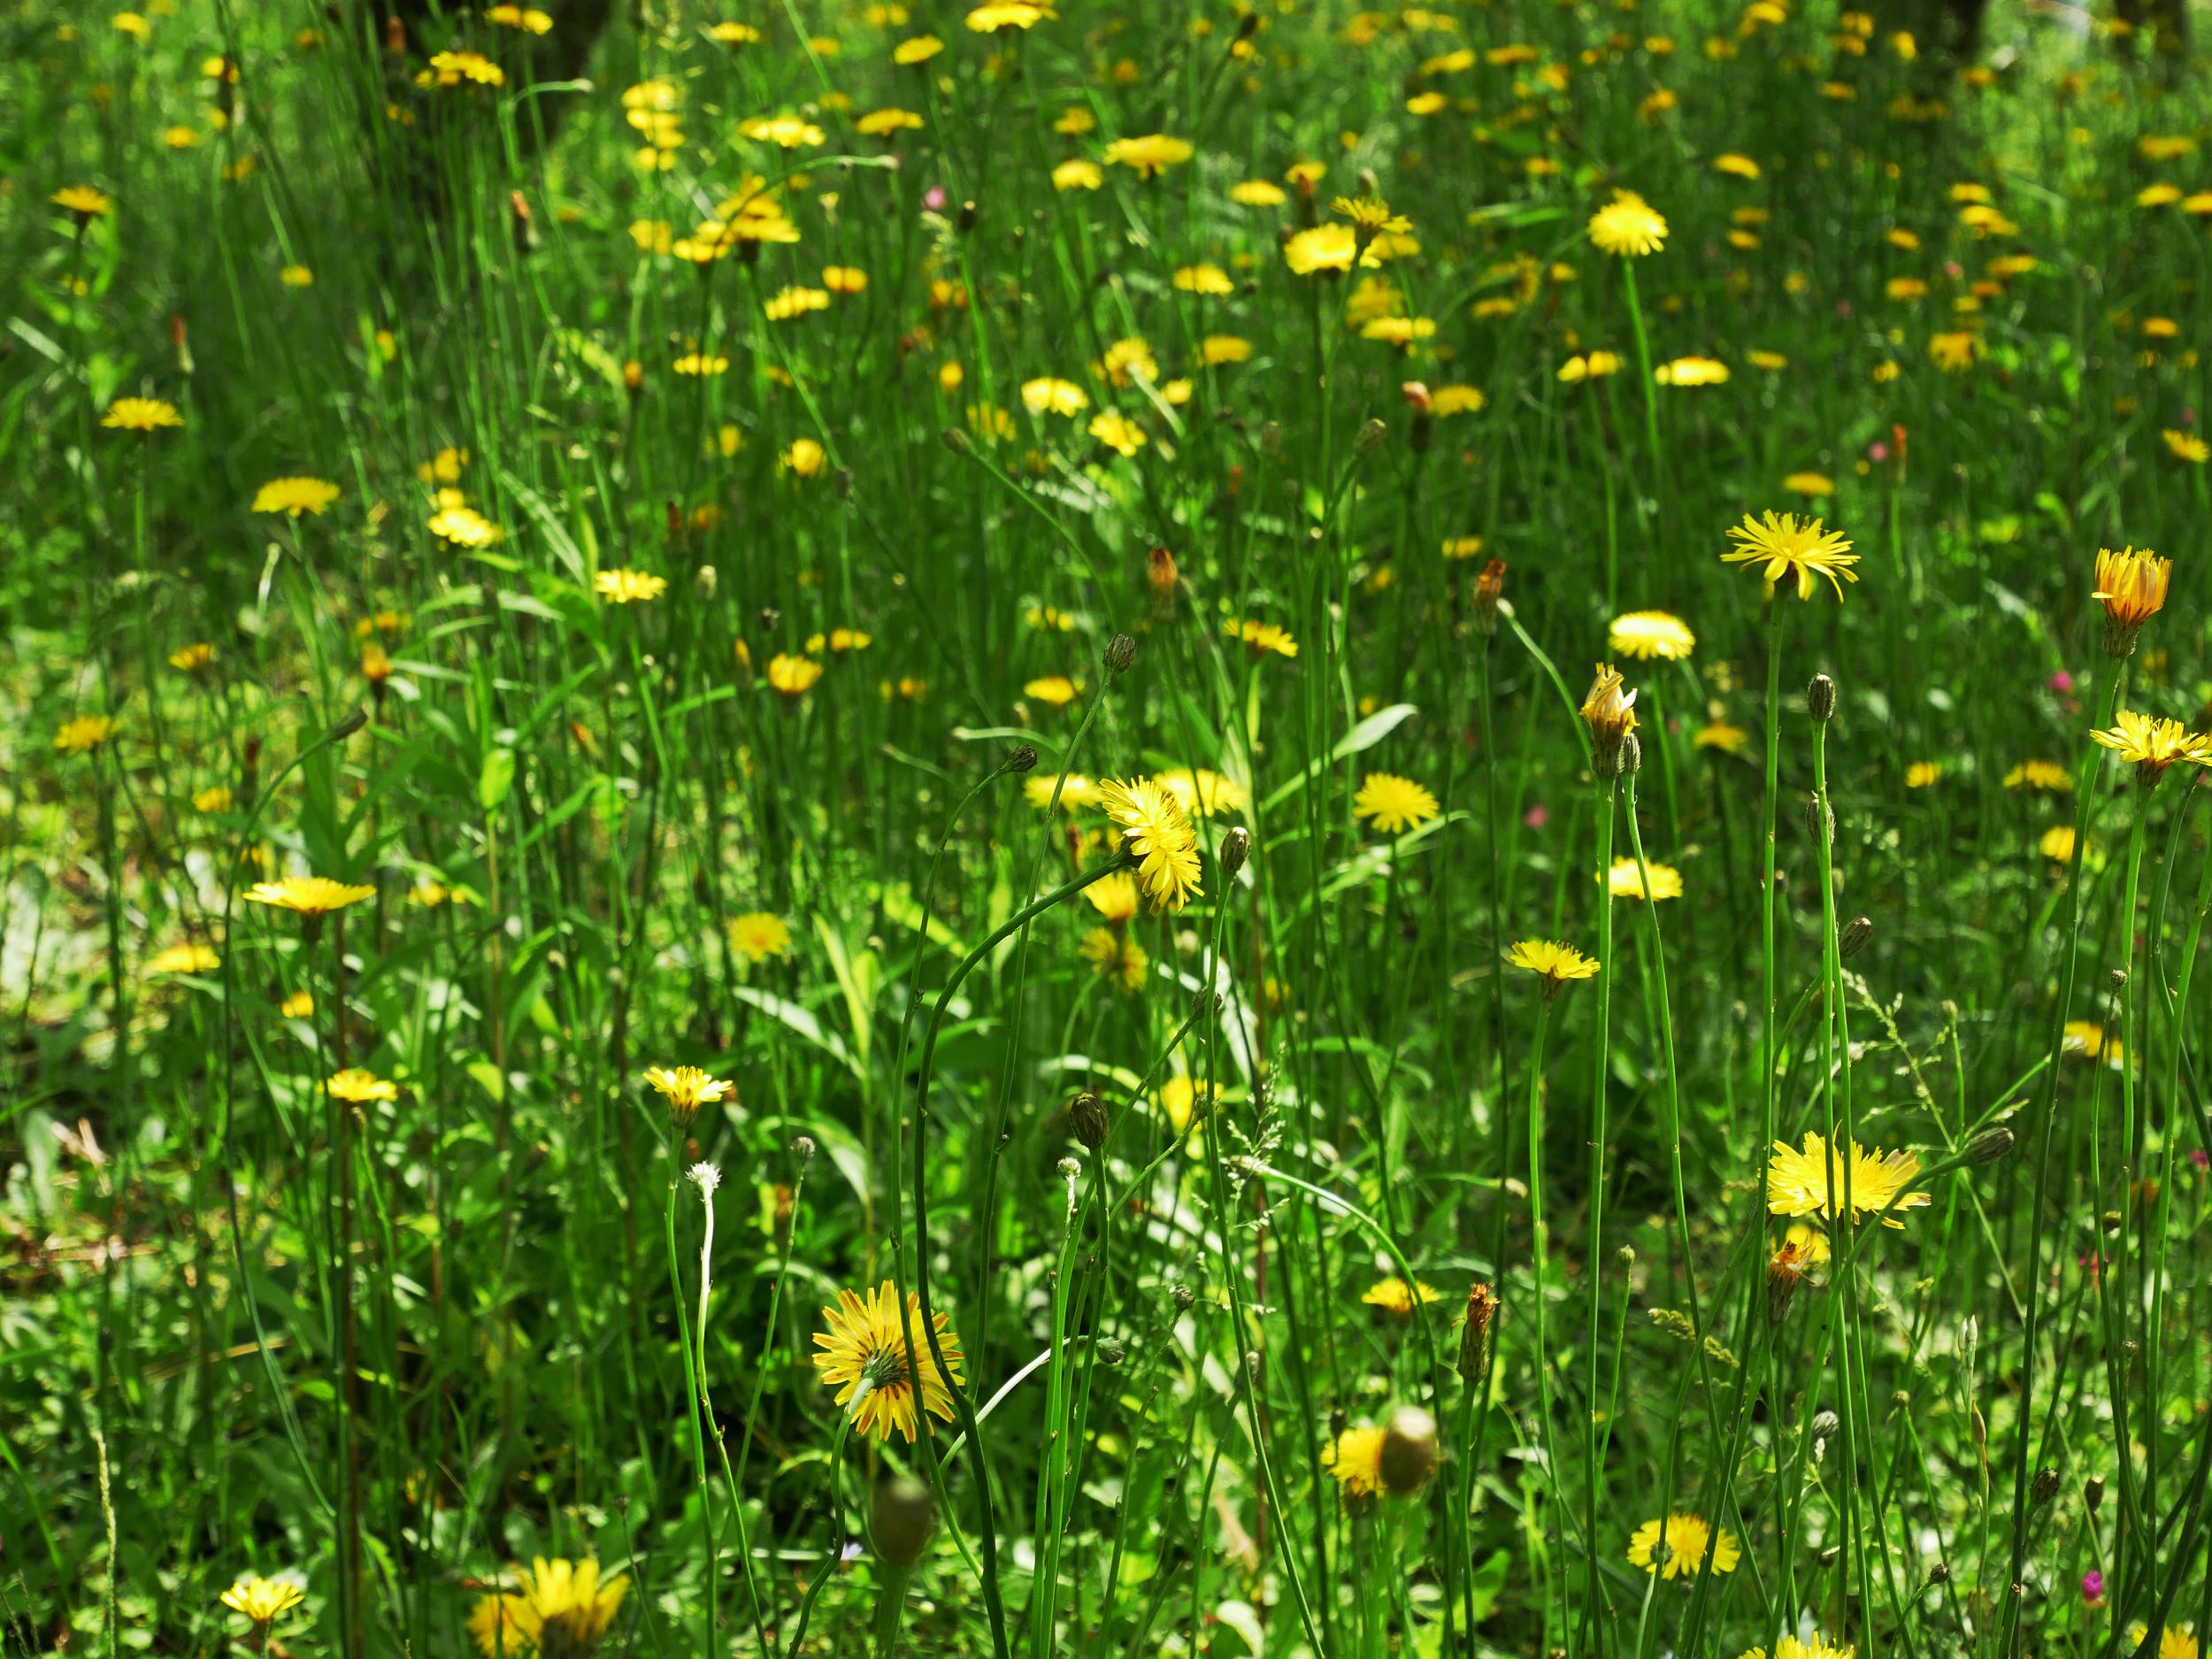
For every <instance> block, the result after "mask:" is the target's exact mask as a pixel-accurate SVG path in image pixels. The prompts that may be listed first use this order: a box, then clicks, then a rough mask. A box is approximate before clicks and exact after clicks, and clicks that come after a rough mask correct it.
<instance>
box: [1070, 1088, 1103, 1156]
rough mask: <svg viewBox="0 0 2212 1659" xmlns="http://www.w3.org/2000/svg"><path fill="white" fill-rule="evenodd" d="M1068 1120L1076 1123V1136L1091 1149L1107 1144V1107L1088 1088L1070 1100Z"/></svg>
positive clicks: (1072, 1123) (1094, 1149)
mask: <svg viewBox="0 0 2212 1659" xmlns="http://www.w3.org/2000/svg"><path fill="white" fill-rule="evenodd" d="M1068 1121H1069V1123H1071V1125H1074V1128H1075V1138H1076V1139H1077V1140H1078V1141H1081V1142H1082V1143H1083V1144H1084V1146H1085V1147H1086V1148H1088V1149H1089V1150H1091V1151H1093V1152H1095V1151H1097V1150H1098V1149H1099V1148H1101V1147H1102V1146H1104V1145H1105V1144H1106V1129H1107V1123H1106V1109H1105V1107H1103V1106H1102V1105H1101V1104H1099V1100H1098V1096H1097V1095H1095V1094H1092V1093H1091V1092H1090V1091H1089V1090H1088V1089H1085V1090H1084V1091H1083V1092H1082V1093H1081V1094H1078V1095H1077V1096H1076V1097H1075V1098H1074V1099H1073V1100H1071V1101H1070V1102H1068Z"/></svg>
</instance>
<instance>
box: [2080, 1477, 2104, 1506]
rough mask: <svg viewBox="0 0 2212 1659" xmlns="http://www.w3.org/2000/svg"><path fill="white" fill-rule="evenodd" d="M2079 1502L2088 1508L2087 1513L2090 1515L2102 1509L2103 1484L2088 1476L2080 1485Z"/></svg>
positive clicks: (2099, 1480)
mask: <svg viewBox="0 0 2212 1659" xmlns="http://www.w3.org/2000/svg"><path fill="white" fill-rule="evenodd" d="M2081 1501H2082V1502H2084V1503H2085V1504H2087V1505H2088V1506H2089V1513H2090V1514H2092V1515H2094V1514H2095V1513H2096V1512H2097V1511H2098V1510H2099V1509H2102V1508H2103V1507H2104V1482H2103V1481H2102V1480H2101V1479H2098V1478H2097V1477H2096V1476H2094V1475H2092V1476H2090V1478H2089V1479H2087V1480H2085V1482H2083V1483H2082V1488H2081Z"/></svg>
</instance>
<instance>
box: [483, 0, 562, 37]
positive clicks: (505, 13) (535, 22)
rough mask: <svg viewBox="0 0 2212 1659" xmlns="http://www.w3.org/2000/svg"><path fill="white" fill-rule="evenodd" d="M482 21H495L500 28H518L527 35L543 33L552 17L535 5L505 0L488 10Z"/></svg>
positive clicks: (548, 29)
mask: <svg viewBox="0 0 2212 1659" xmlns="http://www.w3.org/2000/svg"><path fill="white" fill-rule="evenodd" d="M484 21H485V22H487V23H496V24H497V25H499V27H502V28H508V29H520V30H522V31H523V32H524V33H525V34H527V35H544V34H547V33H549V32H550V30H551V29H552V27H553V19H552V18H551V17H549V15H548V14H546V13H545V12H541V11H539V10H538V9H537V7H535V6H521V5H511V4H505V0H502V4H498V5H495V6H493V7H491V8H490V9H489V10H488V11H487V12H485V13H484Z"/></svg>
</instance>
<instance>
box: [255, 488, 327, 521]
mask: <svg viewBox="0 0 2212 1659" xmlns="http://www.w3.org/2000/svg"><path fill="white" fill-rule="evenodd" d="M337 499H338V487H337V486H336V485H335V484H334V483H331V482H330V481H329V480H327V479H320V478H275V479H271V480H269V481H268V482H267V483H265V484H264V485H263V486H262V487H261V488H259V489H257V490H256V491H255V492H254V498H253V510H254V511H256V512H281V513H288V514H289V515H290V516H291V517H293V518H298V517H299V516H300V515H301V514H302V513H312V514H314V515H315V516H316V517H318V518H319V517H321V516H322V512H323V510H324V509H325V508H326V507H328V506H329V505H330V503H332V502H334V501H335V500H337Z"/></svg>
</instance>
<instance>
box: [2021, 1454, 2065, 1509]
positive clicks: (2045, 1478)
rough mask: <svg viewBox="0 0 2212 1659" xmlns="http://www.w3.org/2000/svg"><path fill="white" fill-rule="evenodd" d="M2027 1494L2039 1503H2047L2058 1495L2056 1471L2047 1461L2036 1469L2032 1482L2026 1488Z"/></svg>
mask: <svg viewBox="0 0 2212 1659" xmlns="http://www.w3.org/2000/svg"><path fill="white" fill-rule="evenodd" d="M2028 1495H2029V1497H2031V1498H2032V1499H2033V1500H2034V1501H2035V1502H2036V1503H2037V1504H2039V1505H2041V1504H2046V1503H2048V1502H2050V1501H2051V1500H2052V1499H2053V1498H2055V1497H2056V1496H2058V1471H2057V1470H2055V1469H2053V1468H2052V1467H2051V1466H2050V1465H2049V1464H2045V1465H2044V1466H2043V1467H2042V1468H2040V1469H2039V1470H2037V1471H2035V1480H2034V1483H2033V1484H2032V1485H2031V1486H2029V1488H2028Z"/></svg>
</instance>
